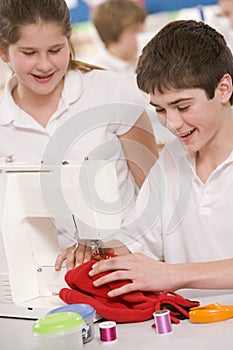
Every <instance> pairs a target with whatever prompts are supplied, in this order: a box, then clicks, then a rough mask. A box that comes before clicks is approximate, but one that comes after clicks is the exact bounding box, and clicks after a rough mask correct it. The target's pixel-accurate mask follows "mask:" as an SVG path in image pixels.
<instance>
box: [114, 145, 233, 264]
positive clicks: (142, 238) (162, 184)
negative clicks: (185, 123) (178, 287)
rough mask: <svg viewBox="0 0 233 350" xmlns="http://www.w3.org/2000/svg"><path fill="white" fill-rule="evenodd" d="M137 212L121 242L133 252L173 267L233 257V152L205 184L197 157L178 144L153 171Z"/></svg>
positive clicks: (160, 159) (163, 153) (162, 156)
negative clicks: (173, 265) (199, 173)
mask: <svg viewBox="0 0 233 350" xmlns="http://www.w3.org/2000/svg"><path fill="white" fill-rule="evenodd" d="M136 207H137V210H136V215H137V216H135V222H134V226H133V225H131V226H130V227H128V228H127V232H128V233H127V234H126V236H122V237H119V238H121V239H122V240H124V242H125V243H128V247H129V249H130V250H131V251H132V252H142V253H144V254H146V255H148V256H151V257H153V258H157V259H159V260H163V261H166V262H169V263H185V262H205V261H214V260H220V259H228V258H233V151H232V152H231V153H230V154H229V156H228V158H227V159H226V160H225V161H224V162H223V163H222V164H220V165H219V166H218V167H217V168H216V169H215V170H214V171H213V172H212V174H211V175H210V176H209V178H208V180H207V181H206V183H205V184H203V183H202V182H201V180H200V179H199V178H198V176H197V175H196V171H195V160H194V157H193V159H191V160H190V158H189V157H188V156H187V154H186V153H185V151H184V149H183V147H182V145H181V144H180V142H179V141H173V142H172V143H170V144H169V145H168V146H167V147H166V148H165V149H164V151H163V152H162V153H161V155H160V158H159V161H158V162H157V163H156V164H155V165H154V167H153V168H152V169H151V172H150V174H149V176H148V179H147V180H146V181H145V182H144V184H143V186H142V188H141V190H140V193H139V195H138V198H137V205H136ZM134 215H135V214H134ZM136 217H137V219H138V221H137V220H136ZM124 233H125V232H124ZM126 237H127V238H126Z"/></svg>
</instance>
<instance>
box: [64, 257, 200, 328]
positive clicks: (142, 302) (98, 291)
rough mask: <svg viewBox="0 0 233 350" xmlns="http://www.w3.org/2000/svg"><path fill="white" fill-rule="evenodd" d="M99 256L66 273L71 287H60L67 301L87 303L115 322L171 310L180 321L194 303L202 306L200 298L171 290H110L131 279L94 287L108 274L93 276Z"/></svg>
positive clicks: (175, 320) (130, 320)
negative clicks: (115, 293)
mask: <svg viewBox="0 0 233 350" xmlns="http://www.w3.org/2000/svg"><path fill="white" fill-rule="evenodd" d="M94 263H96V260H91V261H88V262H86V263H84V264H82V265H80V266H78V267H77V268H75V269H73V270H70V271H68V272H67V273H66V275H65V280H66V282H67V284H68V286H69V287H70V288H71V289H69V288H63V289H61V290H60V293H59V296H60V298H61V299H62V300H63V301H64V302H66V303H67V304H76V303H84V304H89V305H91V306H92V307H93V308H94V309H95V310H96V312H97V314H98V315H100V316H102V317H104V318H105V319H106V320H112V321H115V322H140V321H146V320H149V319H151V318H153V312H154V311H158V310H162V309H167V310H170V315H171V320H172V322H174V323H179V322H180V321H179V318H188V312H189V309H190V308H191V307H195V306H199V302H197V301H191V300H188V299H185V298H183V297H182V296H181V295H179V294H177V293H175V292H173V291H170V290H167V291H164V292H162V293H153V292H140V291H135V292H130V293H127V294H123V295H120V296H118V297H114V298H110V297H109V296H108V295H107V293H108V292H109V291H110V290H112V289H115V288H119V287H121V286H123V285H124V284H126V283H129V281H115V282H110V283H107V284H105V285H102V286H99V287H94V286H93V281H94V280H96V279H98V278H100V277H101V276H104V275H106V274H108V273H109V272H106V273H101V274H99V275H97V276H94V277H90V276H89V275H88V272H89V271H90V270H91V267H92V265H93V264H94Z"/></svg>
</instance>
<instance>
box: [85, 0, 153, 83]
mask: <svg viewBox="0 0 233 350" xmlns="http://www.w3.org/2000/svg"><path fill="white" fill-rule="evenodd" d="M146 16H147V11H146V9H145V8H144V7H143V5H141V4H139V3H138V2H136V1H133V0H108V1H105V2H104V3H101V4H100V5H98V6H96V7H94V8H93V10H92V15H91V19H92V22H93V24H94V26H95V28H96V30H97V33H98V35H99V37H100V39H101V40H102V42H103V44H104V46H105V48H104V49H103V51H102V53H101V54H100V56H99V57H96V58H95V59H94V60H93V63H95V64H98V65H100V66H102V67H104V68H106V69H109V70H112V71H116V72H120V73H122V74H124V75H125V76H126V77H128V78H129V79H132V80H133V81H134V82H135V68H136V60H137V58H138V54H139V53H138V43H137V35H138V34H139V33H140V32H142V31H143V25H144V22H145V20H146Z"/></svg>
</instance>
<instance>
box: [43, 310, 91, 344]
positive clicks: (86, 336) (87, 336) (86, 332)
mask: <svg viewBox="0 0 233 350" xmlns="http://www.w3.org/2000/svg"><path fill="white" fill-rule="evenodd" d="M58 312H75V313H77V314H79V315H81V316H82V318H83V321H84V322H85V327H84V328H83V331H82V336H83V343H87V342H89V341H90V340H91V339H92V338H93V336H94V317H95V315H96V311H95V309H94V308H93V307H92V306H91V305H89V304H69V305H65V306H61V307H58V308H56V309H53V310H50V311H49V312H48V313H47V315H51V314H56V313H58Z"/></svg>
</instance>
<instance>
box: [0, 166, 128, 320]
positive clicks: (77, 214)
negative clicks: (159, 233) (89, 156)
mask: <svg viewBox="0 0 233 350" xmlns="http://www.w3.org/2000/svg"><path fill="white" fill-rule="evenodd" d="M119 205H120V203H119V196H118V190H117V178H116V174H115V168H114V167H113V165H112V164H111V163H106V162H104V161H84V162H83V163H80V164H65V165H61V166H29V165H27V164H19V163H18V164H17V163H16V164H14V162H13V163H9V164H7V163H4V164H3V163H0V231H1V232H0V316H9V317H22V318H31V319H36V318H39V317H42V316H44V315H45V314H46V313H47V312H48V311H49V310H50V309H52V308H55V307H58V306H61V305H64V303H63V302H62V301H61V300H60V299H59V297H58V295H57V294H58V292H59V290H60V289H61V288H62V287H64V286H65V282H64V275H65V273H66V268H65V267H63V268H62V270H61V271H60V272H56V271H55V269H54V263H55V259H56V256H57V255H58V254H59V252H60V247H59V244H58V235H57V227H56V225H55V222H57V221H58V222H59V224H60V223H61V222H62V223H63V224H64V226H65V227H66V231H67V232H70V235H71V236H73V237H75V235H76V234H77V229H78V237H79V238H80V239H84V238H85V239H99V240H103V241H104V240H105V239H106V240H107V239H108V237H109V236H111V235H112V234H114V233H116V232H117V231H118V230H119V228H120V222H121V215H120V210H119V208H120V207H119ZM74 218H75V224H76V227H75V225H74Z"/></svg>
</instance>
